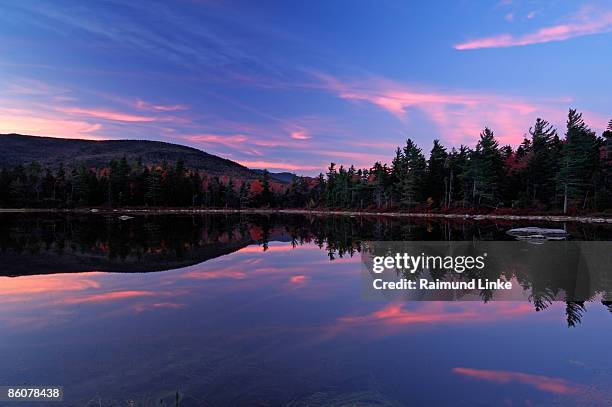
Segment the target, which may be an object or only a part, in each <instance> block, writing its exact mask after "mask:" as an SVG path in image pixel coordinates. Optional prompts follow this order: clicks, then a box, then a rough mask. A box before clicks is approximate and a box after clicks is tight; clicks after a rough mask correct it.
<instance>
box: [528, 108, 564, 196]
mask: <svg viewBox="0 0 612 407" xmlns="http://www.w3.org/2000/svg"><path fill="white" fill-rule="evenodd" d="M529 134H530V135H531V149H530V155H529V157H528V160H527V166H526V169H525V179H526V182H527V197H528V199H529V201H530V202H531V205H535V204H536V201H539V202H543V203H545V204H549V203H550V202H551V201H552V199H553V196H554V188H555V175H556V173H557V171H558V168H557V162H556V155H557V152H556V148H557V146H556V145H555V139H557V131H556V130H555V128H554V127H553V126H552V125H551V124H549V123H548V122H547V121H546V120H543V119H540V118H538V119H536V122H535V124H534V126H533V127H531V128H530V129H529Z"/></svg>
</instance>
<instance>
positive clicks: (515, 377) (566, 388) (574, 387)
mask: <svg viewBox="0 0 612 407" xmlns="http://www.w3.org/2000/svg"><path fill="white" fill-rule="evenodd" d="M453 372H454V373H456V374H459V375H462V376H468V377H471V378H474V379H479V380H486V381H491V382H495V383H501V384H508V383H521V384H526V385H528V386H532V387H535V388H536V389H538V390H541V391H545V392H549V393H557V394H571V393H576V392H577V391H578V390H580V386H579V385H578V384H575V383H572V382H570V381H567V380H565V379H559V378H556V377H548V376H539V375H532V374H527V373H521V372H509V371H504V370H482V369H470V368H465V367H456V368H454V369H453Z"/></svg>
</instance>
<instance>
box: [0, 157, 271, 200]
mask: <svg viewBox="0 0 612 407" xmlns="http://www.w3.org/2000/svg"><path fill="white" fill-rule="evenodd" d="M251 188H252V189H253V192H251ZM0 191H1V193H0V205H2V206H4V207H33V208H74V207H79V206H111V207H124V206H153V207H184V206H205V207H215V208H217V207H231V208H239V207H247V206H266V205H270V203H271V202H272V199H271V195H272V193H271V188H270V176H269V173H268V172H267V171H264V174H263V176H262V180H261V181H259V180H257V181H255V182H254V183H252V182H238V181H235V180H233V179H232V178H227V179H221V178H219V177H208V176H206V175H204V174H200V173H199V172H197V171H192V170H189V169H187V168H186V167H185V165H184V163H183V162H182V161H181V160H179V161H178V162H177V163H176V165H172V164H168V163H166V162H164V163H162V164H161V165H159V166H154V167H149V166H145V165H143V164H142V162H141V161H140V160H138V161H137V162H135V163H130V162H128V161H127V159H126V158H125V157H123V158H121V159H119V160H113V161H111V162H110V163H109V165H108V167H107V168H104V169H91V168H86V167H84V166H82V165H80V166H74V167H72V169H67V166H66V165H64V164H60V165H59V166H58V168H57V169H55V170H54V169H52V168H48V167H46V168H43V167H42V166H41V165H40V164H39V163H37V162H33V163H31V164H29V165H27V166H17V167H14V168H11V169H6V168H5V169H3V170H2V172H0Z"/></svg>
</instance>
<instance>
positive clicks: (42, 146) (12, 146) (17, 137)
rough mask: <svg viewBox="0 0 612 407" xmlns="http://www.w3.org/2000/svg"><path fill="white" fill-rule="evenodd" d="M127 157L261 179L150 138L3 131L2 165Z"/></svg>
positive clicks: (101, 163) (94, 164) (94, 162)
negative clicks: (89, 137)
mask: <svg viewBox="0 0 612 407" xmlns="http://www.w3.org/2000/svg"><path fill="white" fill-rule="evenodd" d="M123 156H125V157H126V158H127V159H128V161H136V160H138V159H141V160H142V162H143V164H145V165H157V164H161V163H162V162H163V161H166V162H168V163H176V161H178V160H179V159H182V160H183V161H184V162H185V165H186V167H187V168H190V169H193V170H197V171H200V172H202V173H206V174H208V175H213V176H215V175H216V176H223V175H225V176H231V177H235V178H240V179H258V178H260V176H259V173H258V172H256V171H253V170H251V169H249V168H247V167H245V166H243V165H240V164H238V163H237V162H234V161H231V160H228V159H225V158H221V157H218V156H216V155H213V154H209V153H206V152H204V151H201V150H198V149H196V148H192V147H186V146H181V145H178V144H172V143H165V142H161V141H148V140H104V141H92V140H79V139H62V138H53V137H36V136H25V135H21V134H0V168H1V167H13V166H16V165H19V164H23V165H26V164H29V163H31V162H32V161H38V162H39V163H41V164H43V165H50V166H56V165H59V163H64V165H65V166H67V167H73V166H77V165H81V164H82V165H84V166H86V167H88V168H104V167H107V166H108V163H109V162H110V161H111V160H113V159H118V158H121V157H123Z"/></svg>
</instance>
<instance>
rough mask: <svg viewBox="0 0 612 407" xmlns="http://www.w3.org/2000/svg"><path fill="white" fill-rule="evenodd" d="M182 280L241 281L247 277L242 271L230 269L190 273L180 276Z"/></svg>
mask: <svg viewBox="0 0 612 407" xmlns="http://www.w3.org/2000/svg"><path fill="white" fill-rule="evenodd" d="M181 277H182V278H191V279H194V280H225V279H227V280H242V279H245V278H246V277H247V275H246V273H245V272H243V271H235V270H232V269H221V270H202V271H190V272H187V273H184V274H182V275H181Z"/></svg>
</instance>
